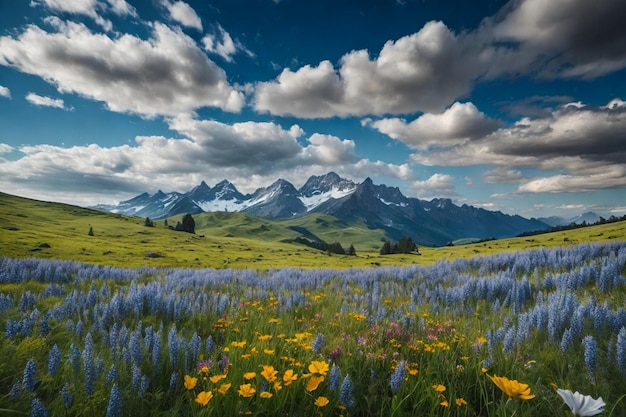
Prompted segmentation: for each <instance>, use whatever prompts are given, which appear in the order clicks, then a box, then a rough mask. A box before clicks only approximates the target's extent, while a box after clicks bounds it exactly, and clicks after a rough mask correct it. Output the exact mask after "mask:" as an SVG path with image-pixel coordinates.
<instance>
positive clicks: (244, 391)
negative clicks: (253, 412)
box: [237, 384, 256, 398]
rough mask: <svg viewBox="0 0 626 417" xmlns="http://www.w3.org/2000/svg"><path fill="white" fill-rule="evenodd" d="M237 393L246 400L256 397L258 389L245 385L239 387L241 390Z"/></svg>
mask: <svg viewBox="0 0 626 417" xmlns="http://www.w3.org/2000/svg"><path fill="white" fill-rule="evenodd" d="M237 392H238V393H239V395H241V396H242V397H244V398H250V397H252V396H253V395H254V393H255V392H256V389H254V387H253V386H252V385H251V384H243V385H239V389H238V390H237Z"/></svg>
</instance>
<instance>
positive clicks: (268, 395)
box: [259, 391, 272, 399]
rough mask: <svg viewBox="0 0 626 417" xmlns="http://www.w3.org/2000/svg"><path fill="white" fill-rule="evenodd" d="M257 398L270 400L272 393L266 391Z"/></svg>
mask: <svg viewBox="0 0 626 417" xmlns="http://www.w3.org/2000/svg"><path fill="white" fill-rule="evenodd" d="M259 397H261V398H265V399H267V398H272V393H271V392H267V391H263V392H262V393H261V394H259Z"/></svg>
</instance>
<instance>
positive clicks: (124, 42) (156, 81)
mask: <svg viewBox="0 0 626 417" xmlns="http://www.w3.org/2000/svg"><path fill="white" fill-rule="evenodd" d="M48 21H49V22H50V23H53V24H54V26H55V28H56V32H46V31H44V30H42V29H41V28H39V27H37V26H35V25H29V26H27V27H26V29H25V30H24V31H23V32H22V33H21V34H20V35H19V36H17V37H16V38H13V37H10V36H4V37H0V65H5V66H11V67H14V68H16V69H18V70H20V71H22V72H24V73H28V74H34V75H37V76H39V77H41V78H43V79H44V80H46V81H48V82H49V83H50V84H52V85H54V86H55V87H56V88H57V90H58V91H59V92H61V93H78V94H80V95H82V96H85V97H88V98H90V99H93V100H97V101H102V102H105V103H106V105H107V107H108V108H109V109H110V110H112V111H116V112H131V113H137V114H140V115H143V116H147V117H153V116H157V115H176V114H179V113H188V112H193V111H194V110H195V109H197V108H200V107H207V106H210V107H218V108H221V109H223V110H226V111H234V112H237V111H239V110H240V109H241V108H242V106H243V104H244V96H243V94H242V93H241V92H239V91H237V90H235V89H234V88H233V87H232V86H231V85H230V84H229V83H228V81H227V80H226V74H225V73H224V71H223V70H222V69H221V68H219V67H218V66H217V65H215V63H214V62H212V61H211V60H209V59H208V58H207V57H206V55H205V54H204V53H203V52H202V50H200V48H198V46H197V45H196V44H195V42H194V41H193V39H191V38H190V37H188V36H186V35H185V34H183V33H182V31H181V30H179V29H171V28H169V27H167V26H165V25H163V24H161V23H154V24H153V25H152V37H151V38H150V39H147V40H143V39H140V38H137V37H136V36H133V35H128V34H126V35H122V36H119V37H115V38H111V37H109V36H107V35H105V34H101V33H92V32H91V31H90V30H89V29H88V28H87V27H86V26H84V25H82V24H78V23H73V22H63V21H61V20H60V19H58V18H50V19H48Z"/></svg>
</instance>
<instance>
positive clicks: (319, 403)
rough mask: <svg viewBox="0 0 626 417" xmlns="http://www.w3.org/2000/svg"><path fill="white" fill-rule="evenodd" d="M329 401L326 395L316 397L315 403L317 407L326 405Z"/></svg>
mask: <svg viewBox="0 0 626 417" xmlns="http://www.w3.org/2000/svg"><path fill="white" fill-rule="evenodd" d="M329 402H330V401H329V400H328V398H326V397H317V399H316V400H315V405H316V406H318V407H326V406H327V405H328V403H329Z"/></svg>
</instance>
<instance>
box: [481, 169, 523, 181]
mask: <svg viewBox="0 0 626 417" xmlns="http://www.w3.org/2000/svg"><path fill="white" fill-rule="evenodd" d="M523 179H524V175H523V174H522V171H520V170H517V169H508V168H507V167H504V166H499V167H496V168H495V169H492V170H491V171H487V172H485V173H484V174H483V181H485V182H486V183H487V184H518V183H519V182H520V181H521V180H523Z"/></svg>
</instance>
